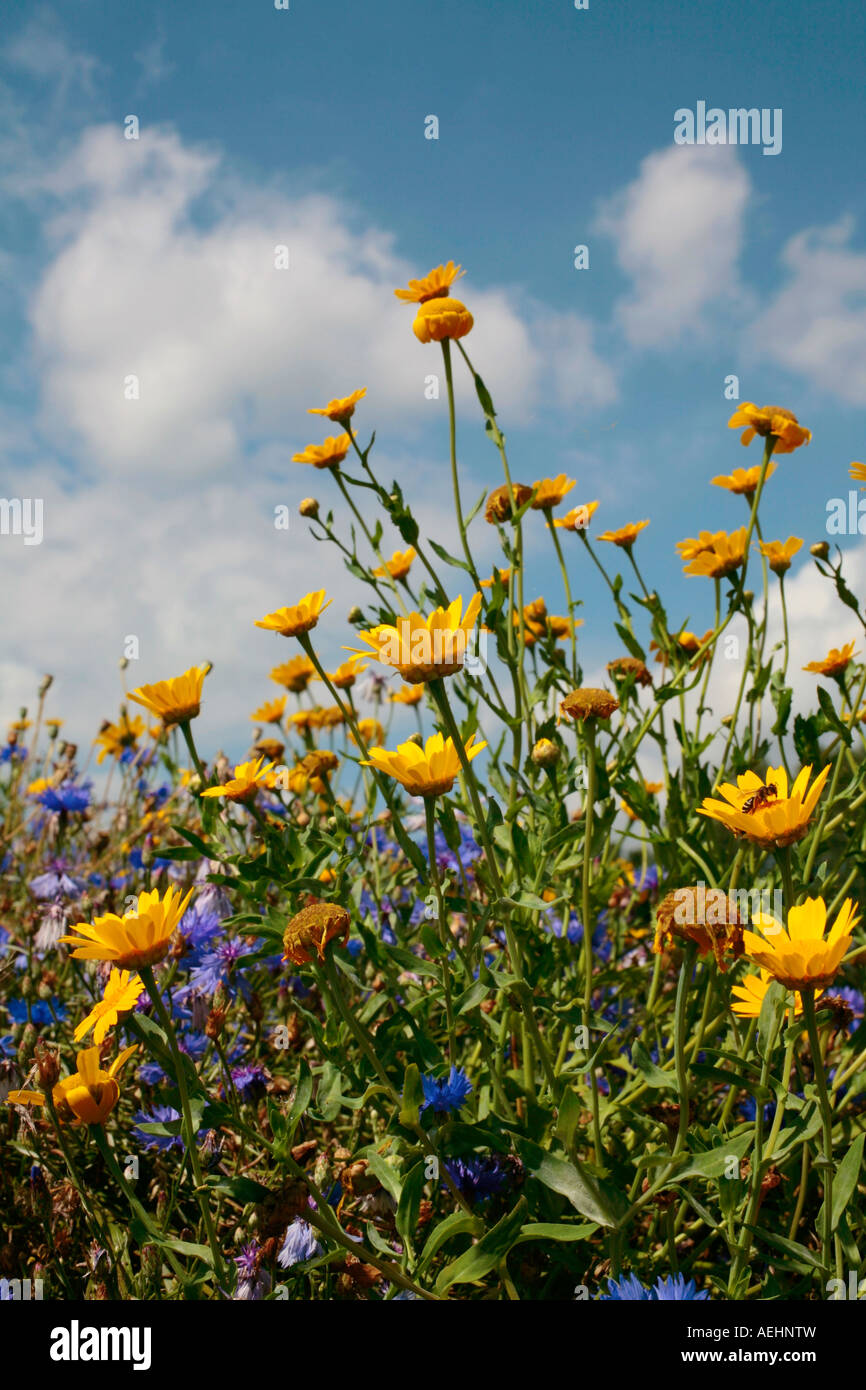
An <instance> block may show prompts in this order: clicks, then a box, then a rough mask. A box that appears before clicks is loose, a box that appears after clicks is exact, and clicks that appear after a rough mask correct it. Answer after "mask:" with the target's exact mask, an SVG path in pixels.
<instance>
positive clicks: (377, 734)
mask: <svg viewBox="0 0 866 1390" xmlns="http://www.w3.org/2000/svg"><path fill="white" fill-rule="evenodd" d="M349 732H350V733H351V730H350V731H349ZM358 733H359V734H360V735H361V738H362V739H363V740H364V747H365V748H369V746H370V744H371V743H384V741H385V730H384V729H383V728H382V725H381V724H380V723H379V721H378V719H359V720H358ZM351 736H352V742H353V743H357V742H358V740H357V739H356V738H355V735H354V734H353V733H352V735H351Z"/></svg>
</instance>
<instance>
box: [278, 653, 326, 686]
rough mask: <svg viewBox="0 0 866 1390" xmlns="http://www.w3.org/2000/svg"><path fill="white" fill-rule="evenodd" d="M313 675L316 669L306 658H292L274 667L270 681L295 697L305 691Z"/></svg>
mask: <svg viewBox="0 0 866 1390" xmlns="http://www.w3.org/2000/svg"><path fill="white" fill-rule="evenodd" d="M315 674H316V668H315V666H314V665H313V663H312V661H311V660H310V658H309V657H308V656H293V657H292V659H291V661H284V662H283V664H282V665H281V666H275V667H274V669H273V671H271V680H272V681H275V682H276V684H277V685H283V686H285V688H286V690H291V691H293V692H294V693H295V694H296V695H297V694H299V693H300V691H302V690H306V688H307V686H308V685H309V683H310V681H311V680H312V679H313V677H314V676H315Z"/></svg>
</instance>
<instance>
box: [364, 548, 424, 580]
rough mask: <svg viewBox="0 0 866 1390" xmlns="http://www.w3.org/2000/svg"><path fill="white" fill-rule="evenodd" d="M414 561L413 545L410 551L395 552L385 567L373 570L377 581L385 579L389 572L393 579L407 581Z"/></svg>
mask: <svg viewBox="0 0 866 1390" xmlns="http://www.w3.org/2000/svg"><path fill="white" fill-rule="evenodd" d="M414 559H415V551H414V549H413V547H412V546H411V545H410V547H409V549H408V550H402V551H401V550H395V551H394V554H393V555H392V556H391V558H390V560H386V561H385V564H384V565H380V567H379V568H378V569H376V570H373V574H374V575H375V576H376V578H377V579H384V578H385V572H386V570H387V572H388V574H390V576H391V578H392V579H405V578H406V575H407V574H408V573H409V571H410V569H411V568H412V561H413V560H414Z"/></svg>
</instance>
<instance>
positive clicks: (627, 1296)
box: [599, 1274, 651, 1303]
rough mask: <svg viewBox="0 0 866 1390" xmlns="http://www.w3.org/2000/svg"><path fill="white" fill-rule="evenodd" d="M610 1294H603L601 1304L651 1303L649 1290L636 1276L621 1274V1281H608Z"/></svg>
mask: <svg viewBox="0 0 866 1390" xmlns="http://www.w3.org/2000/svg"><path fill="white" fill-rule="evenodd" d="M607 1287H608V1292H607V1293H603V1294H602V1295H601V1297H600V1299H599V1302H600V1303H649V1302H650V1301H651V1300H650V1294H649V1290H648V1289H645V1288H644V1286H643V1284H642V1283H641V1281H640V1280H639V1279H638V1277H637V1275H636V1274H621V1275H620V1277H619V1279H608V1281H607Z"/></svg>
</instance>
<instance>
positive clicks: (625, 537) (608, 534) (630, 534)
mask: <svg viewBox="0 0 866 1390" xmlns="http://www.w3.org/2000/svg"><path fill="white" fill-rule="evenodd" d="M646 526H649V522H648V521H631V522H629V524H628V526H621V527H620V528H619V530H618V531H603V532H602V533H601V535H600V536H599V540H600V541H611V542H612V543H613V544H614V545H618V546H620V547H621V548H622V549H623V550H631V547H632V546H633V545H634V543H635V541H636V540H637V538H638V536H639V535H640V533H641V531H643V529H644V527H646Z"/></svg>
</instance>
